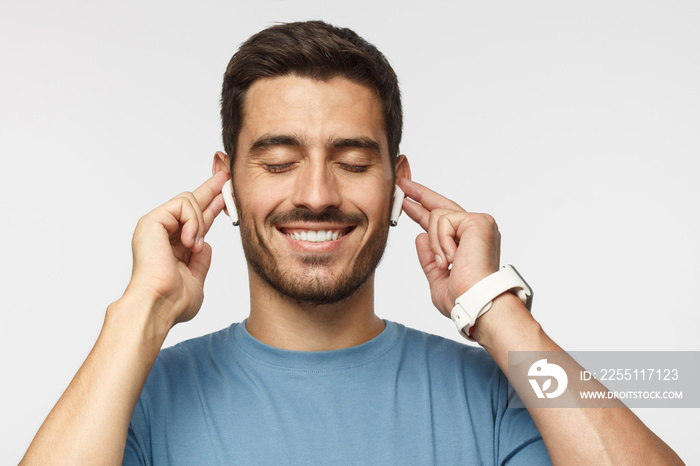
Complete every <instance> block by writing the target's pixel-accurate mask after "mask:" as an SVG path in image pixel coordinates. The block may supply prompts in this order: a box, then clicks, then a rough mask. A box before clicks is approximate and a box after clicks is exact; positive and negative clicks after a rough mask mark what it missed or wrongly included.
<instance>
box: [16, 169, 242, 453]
mask: <svg viewBox="0 0 700 466" xmlns="http://www.w3.org/2000/svg"><path fill="white" fill-rule="evenodd" d="M227 179H228V175H227V174H226V173H224V172H219V173H217V174H215V175H214V176H213V177H212V178H210V179H209V180H207V181H206V182H205V183H204V184H202V185H201V186H200V187H199V188H197V189H196V190H195V191H194V192H185V193H183V194H180V195H179V196H176V197H175V198H173V199H171V200H170V201H168V202H167V203H165V204H164V205H162V206H160V207H158V208H157V209H155V210H153V211H152V212H150V213H148V214H147V215H145V216H144V217H143V218H141V220H139V222H138V225H137V226H136V230H135V232H134V237H133V240H132V249H133V258H134V262H133V271H132V275H131V280H130V282H129V285H128V286H127V288H126V291H125V292H124V295H123V296H122V297H121V298H120V299H119V300H117V301H116V302H114V303H112V304H111V305H110V306H109V307H108V308H107V312H106V315H105V321H104V324H103V326H102V330H101V332H100V335H99V337H98V339H97V342H96V343H95V346H94V347H93V348H92V351H90V354H89V355H88V357H87V359H86V360H85V362H84V363H83V365H82V366H81V367H80V369H79V370H78V373H77V374H76V375H75V377H74V378H73V380H72V381H71V383H70V385H69V386H68V388H67V389H66V391H65V392H64V393H63V395H62V396H61V398H60V399H59V400H58V402H57V403H56V406H54V408H53V409H52V410H51V412H50V413H49V415H48V417H47V418H46V420H45V421H44V423H43V424H42V426H41V428H40V429H39V431H38V433H37V434H36V436H35V437H34V440H33V441H32V443H31V445H30V446H29V449H28V450H27V453H26V454H25V456H24V458H23V460H22V463H21V464H55V465H58V464H71V465H74V464H121V462H122V456H123V454H124V446H125V444H126V435H127V431H128V427H129V421H130V419H131V415H132V413H133V410H134V407H135V406H136V402H137V401H138V397H139V395H140V393H141V390H142V389H143V386H144V384H145V383H146V378H147V377H148V373H149V372H150V370H151V367H152V365H153V362H154V361H155V359H156V356H157V355H158V351H159V350H160V347H161V345H162V344H163V341H164V340H165V337H166V336H167V334H168V332H169V331H170V329H171V328H172V327H173V326H174V325H175V324H176V323H178V322H183V321H187V320H189V319H191V318H193V317H194V316H195V315H196V314H197V312H198V311H199V308H200V306H201V304H202V300H203V297H204V294H203V285H204V279H205V277H206V275H207V271H208V270H209V265H210V263H211V247H210V246H209V245H208V244H207V243H205V242H204V235H205V234H206V233H207V231H208V230H209V227H211V225H212V222H213V221H214V218H215V217H216V216H217V215H218V214H219V213H220V212H221V211H222V209H223V206H224V201H223V199H222V196H221V194H220V192H221V187H222V186H223V184H224V182H225V181H226V180H227Z"/></svg>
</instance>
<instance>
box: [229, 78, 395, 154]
mask: <svg viewBox="0 0 700 466" xmlns="http://www.w3.org/2000/svg"><path fill="white" fill-rule="evenodd" d="M266 134H290V135H291V134H294V135H301V136H302V137H303V139H304V140H306V141H309V142H310V143H312V144H316V143H318V144H322V143H324V142H325V141H328V140H330V139H337V138H359V137H364V138H371V139H374V140H376V141H377V142H378V143H379V145H380V148H381V152H382V153H387V154H388V147H387V140H386V133H385V128H384V119H383V112H382V105H381V100H380V98H379V95H378V94H377V92H376V91H375V90H374V89H372V88H370V87H368V86H365V85H363V84H359V83H357V82H355V81H351V80H349V79H347V78H342V77H334V78H331V79H328V80H318V79H312V78H307V77H301V76H298V75H287V76H277V77H274V78H262V79H258V80H256V81H255V82H254V83H253V84H252V85H251V86H250V87H249V88H248V90H247V92H246V97H245V101H244V104H243V124H242V127H241V133H240V136H239V141H238V143H239V149H243V151H247V150H248V149H249V148H250V143H251V141H254V140H256V139H257V138H259V137H260V136H262V135H266ZM246 146H247V147H246Z"/></svg>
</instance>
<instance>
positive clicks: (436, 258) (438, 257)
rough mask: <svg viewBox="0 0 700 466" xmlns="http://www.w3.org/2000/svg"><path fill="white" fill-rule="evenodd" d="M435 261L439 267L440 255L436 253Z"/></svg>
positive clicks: (440, 263) (440, 262)
mask: <svg viewBox="0 0 700 466" xmlns="http://www.w3.org/2000/svg"><path fill="white" fill-rule="evenodd" d="M435 262H437V266H438V267H440V266H441V265H442V257H440V256H439V255H438V254H435Z"/></svg>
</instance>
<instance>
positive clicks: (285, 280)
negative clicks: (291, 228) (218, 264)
mask: <svg viewBox="0 0 700 466" xmlns="http://www.w3.org/2000/svg"><path fill="white" fill-rule="evenodd" d="M239 212H241V211H240V209H239ZM241 214H242V215H241V223H240V228H241V240H242V242H243V252H244V253H245V256H246V260H247V261H248V264H249V266H250V267H251V269H252V270H253V272H254V273H255V274H256V275H257V276H258V277H260V278H261V279H262V280H263V281H265V282H266V283H267V284H268V285H269V286H270V287H272V288H273V289H274V290H275V291H277V292H278V293H279V294H281V295H282V296H285V297H286V298H288V299H290V300H292V301H294V302H297V303H299V304H302V305H309V306H321V305H324V304H335V303H338V302H340V301H342V300H344V299H346V298H348V297H350V296H352V295H353V294H354V293H355V292H356V291H357V290H358V289H359V288H360V287H361V286H362V285H364V284H365V283H366V282H367V280H368V279H369V277H370V276H371V275H372V274H373V273H374V271H375V269H376V268H377V266H378V265H379V262H380V261H381V259H382V255H383V254H384V249H385V248H386V243H387V238H388V236H389V212H387V215H385V218H384V220H383V221H382V223H381V224H380V225H379V226H378V228H377V230H376V231H375V232H374V233H373V234H372V236H371V237H370V238H368V240H367V242H366V244H365V245H364V246H363V247H362V250H361V251H360V252H359V254H358V255H357V258H356V259H355V263H354V264H353V265H352V266H351V267H348V268H346V269H345V270H340V271H335V270H334V268H333V261H334V258H333V257H329V256H327V255H324V254H309V255H305V256H304V257H302V258H301V262H302V264H303V265H304V266H305V267H303V269H302V270H301V271H299V270H294V267H293V265H292V264H284V263H282V259H281V258H280V257H279V255H275V254H274V252H273V251H271V250H270V248H269V246H268V244H267V243H266V242H265V241H264V238H263V236H262V235H261V232H260V231H258V230H257V229H255V228H254V226H253V222H252V221H248V220H249V219H248V217H247V216H246V215H245V214H243V213H241ZM292 221H304V222H336V223H339V224H346V225H347V224H354V225H363V226H366V225H367V224H368V219H367V216H366V215H364V214H361V213H356V214H346V213H343V212H341V211H339V210H337V209H328V210H325V211H323V212H320V213H313V212H311V211H309V210H306V209H293V210H291V211H287V212H272V213H271V214H270V215H269V216H268V217H267V218H266V219H265V225H266V227H267V228H266V231H269V230H275V229H276V228H275V226H274V225H278V224H281V223H282V224H283V223H286V222H292ZM353 231H354V230H353ZM296 260H297V259H294V261H296Z"/></svg>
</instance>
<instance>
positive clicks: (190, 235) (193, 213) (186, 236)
mask: <svg viewBox="0 0 700 466" xmlns="http://www.w3.org/2000/svg"><path fill="white" fill-rule="evenodd" d="M176 199H177V201H178V202H179V205H180V212H175V213H174V215H175V217H176V218H177V219H178V220H179V223H180V224H181V225H182V230H181V232H180V242H182V244H183V245H184V246H185V247H186V248H188V249H191V250H192V252H198V251H199V247H197V242H198V241H199V238H200V234H199V231H200V225H202V224H203V221H202V220H201V212H198V209H197V208H196V207H195V204H196V202H195V201H193V200H192V199H190V198H189V197H187V196H178V197H177V198H176ZM178 214H179V215H178Z"/></svg>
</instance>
